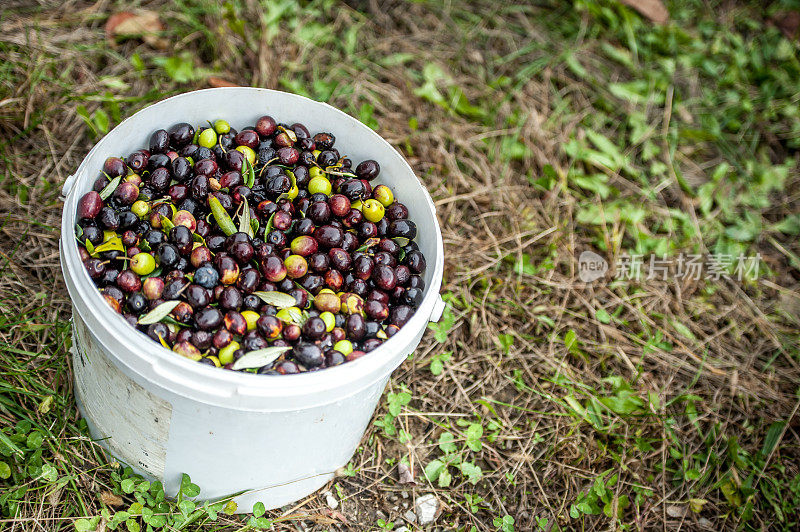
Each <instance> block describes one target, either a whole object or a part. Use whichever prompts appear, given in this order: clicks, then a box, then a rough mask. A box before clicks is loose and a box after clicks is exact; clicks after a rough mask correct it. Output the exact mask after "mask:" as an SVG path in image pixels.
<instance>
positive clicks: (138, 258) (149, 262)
mask: <svg viewBox="0 0 800 532" xmlns="http://www.w3.org/2000/svg"><path fill="white" fill-rule="evenodd" d="M155 269H156V259H155V258H154V257H153V256H152V255H151V254H149V253H144V252H142V253H137V254H136V255H134V256H133V258H131V270H133V273H135V274H136V275H148V274H151V273H153V270H155Z"/></svg>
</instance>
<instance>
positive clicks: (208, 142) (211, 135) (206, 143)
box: [197, 128, 217, 148]
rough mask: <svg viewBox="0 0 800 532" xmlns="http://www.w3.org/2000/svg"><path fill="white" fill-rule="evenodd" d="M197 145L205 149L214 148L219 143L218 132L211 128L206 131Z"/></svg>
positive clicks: (199, 138) (201, 134)
mask: <svg viewBox="0 0 800 532" xmlns="http://www.w3.org/2000/svg"><path fill="white" fill-rule="evenodd" d="M197 143H198V144H199V145H200V146H202V147H203V148H213V147H214V145H215V144H216V143H217V132H216V131H214V130H213V129H211V128H208V129H204V130H203V132H202V133H200V136H199V137H198V139H197Z"/></svg>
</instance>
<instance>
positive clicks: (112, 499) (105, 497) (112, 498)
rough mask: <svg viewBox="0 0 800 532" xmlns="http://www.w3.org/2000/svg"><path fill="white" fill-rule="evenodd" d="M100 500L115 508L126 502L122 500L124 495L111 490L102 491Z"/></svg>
mask: <svg viewBox="0 0 800 532" xmlns="http://www.w3.org/2000/svg"><path fill="white" fill-rule="evenodd" d="M100 502H102V503H103V504H105V505H106V506H111V507H114V508H117V507H119V506H122V505H123V504H125V503H124V501H123V500H122V497H120V496H119V495H115V494H113V493H111V492H110V491H101V492H100Z"/></svg>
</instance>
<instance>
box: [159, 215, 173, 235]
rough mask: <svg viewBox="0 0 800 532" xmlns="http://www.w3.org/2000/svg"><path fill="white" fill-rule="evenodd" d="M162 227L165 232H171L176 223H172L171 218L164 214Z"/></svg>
mask: <svg viewBox="0 0 800 532" xmlns="http://www.w3.org/2000/svg"><path fill="white" fill-rule="evenodd" d="M161 227H162V228H163V229H164V232H166V233H169V232H170V231H172V228H173V227H175V224H174V223H172V220H170V219H169V218H167V217H166V216H164V215H163V214H162V215H161Z"/></svg>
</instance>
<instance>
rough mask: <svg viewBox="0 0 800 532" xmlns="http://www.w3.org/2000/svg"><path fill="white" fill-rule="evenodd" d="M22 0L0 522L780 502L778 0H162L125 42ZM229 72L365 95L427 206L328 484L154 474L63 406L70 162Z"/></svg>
mask: <svg viewBox="0 0 800 532" xmlns="http://www.w3.org/2000/svg"><path fill="white" fill-rule="evenodd" d="M656 3H657V2H656ZM31 4H32V3H31V2H14V1H12V2H5V3H4V6H3V7H2V12H0V29H1V30H2V31H0V57H2V63H0V161H2V163H0V176H1V177H0V220H1V221H2V222H0V232H1V233H2V237H1V238H0V310H1V311H2V312H0V343H1V344H0V349H2V354H0V357H2V358H1V359H0V360H1V362H0V371H2V373H3V380H2V383H0V387H2V390H0V428H1V429H2V430H1V431H0V454H2V456H1V457H0V479H2V480H0V482H2V492H1V493H0V529H3V530H15V531H16V530H48V531H50V530H72V529H77V530H95V529H98V530H100V529H103V527H106V528H111V527H112V526H114V524H116V523H124V524H120V527H121V528H122V529H127V530H138V529H139V528H140V527H141V528H142V529H143V530H144V529H146V528H147V527H146V526H144V522H149V523H150V526H154V527H155V526H156V525H158V524H159V523H158V519H156V518H155V517H158V516H155V517H153V514H154V513H155V514H165V515H164V516H162V517H161V520H162V521H164V522H168V524H165V525H164V529H165V530H177V529H186V530H193V529H198V530H200V529H202V530H222V529H226V530H242V529H245V528H247V527H251V528H258V527H263V528H267V527H269V526H272V527H273V529H275V530H301V529H314V530H325V529H351V530H374V529H392V528H395V529H397V528H400V526H402V525H405V526H408V527H410V528H415V527H416V526H417V525H415V524H413V523H410V522H407V521H406V520H405V518H404V514H405V513H406V508H405V507H404V506H403V504H402V503H403V502H407V503H411V504H413V501H414V500H416V499H418V498H419V497H421V496H423V495H424V494H427V493H432V494H434V495H435V497H436V498H437V499H438V501H439V503H440V509H441V514H440V515H439V516H438V518H437V520H436V522H435V524H434V525H432V527H431V528H434V527H438V528H439V529H442V530H464V531H467V530H503V531H510V530H595V529H603V530H606V529H627V530H733V529H744V530H795V529H797V527H798V526H799V525H798V507H800V480H798V479H800V476H799V474H800V449H799V448H798V444H800V437H798V431H800V417H798V415H797V410H798V404H800V403H798V384H799V383H800V351H799V350H798V330H800V329H799V327H798V325H799V324H798V321H799V320H798V315H799V314H800V313H799V312H798V311H799V310H800V293H798V280H799V279H800V256H799V255H800V243H798V238H797V235H798V233H800V209H799V208H798V190H800V186H798V185H800V179H798V145H799V143H798V139H800V120H798V96H797V95H798V89H797V87H798V86H800V83H798V82H799V81H800V64H799V63H798V60H797V50H798V42H797V40H796V37H797V35H796V33H797V25H798V24H797V23H798V21H800V17H798V15H797V12H796V11H794V12H793V11H792V9H796V6H793V5H792V2H790V1H788V0H787V1H783V2H778V1H775V2H770V3H769V5H767V6H766V7H764V6H761V7H758V8H754V7H751V6H747V5H743V4H739V3H736V2H728V1H725V2H717V1H712V0H708V1H700V0H686V1H681V2H679V1H674V2H668V3H667V8H668V10H669V14H670V19H669V21H668V22H667V23H666V24H664V25H657V24H654V23H653V22H652V21H650V20H648V19H647V18H646V16H644V15H642V14H639V13H636V12H634V11H632V10H630V9H629V8H627V7H624V6H623V5H621V4H620V3H617V2H614V1H611V0H608V1H600V2H593V1H589V0H571V1H566V2H560V1H555V0H542V1H539V2H535V3H533V2H531V3H520V4H514V3H511V2H491V1H481V2H446V3H440V2H435V1H426V0H421V1H416V2H400V1H390V2H375V1H370V2H367V1H355V0H352V1H350V2H348V3H346V4H345V3H340V2H336V1H333V0H321V1H316V0H315V1H309V2H306V1H297V0H279V1H269V2H266V1H265V2H263V3H262V5H259V3H258V2H256V1H255V0H235V1H229V2H226V3H225V4H224V5H222V6H221V7H220V5H219V4H217V3H216V2H212V1H210V0H208V1H203V0H178V1H176V2H171V3H167V2H160V1H153V2H141V3H140V4H139V3H136V4H137V6H138V5H140V6H141V7H142V8H144V9H147V10H150V11H153V12H155V13H156V14H157V15H158V16H157V18H154V17H151V18H150V19H147V18H146V17H145V20H146V21H148V20H149V22H146V24H145V26H144V29H145V35H143V36H139V37H132V38H128V39H124V38H122V36H119V35H117V36H115V35H113V34H112V35H107V34H106V32H105V27H106V23H107V21H108V18H109V16H110V15H111V14H113V13H115V12H118V11H122V10H126V9H131V8H132V6H131V3H130V2H115V1H99V2H95V3H88V2H81V1H77V0H76V1H68V2H50V1H45V0H42V1H41V2H40V3H38V4H37V5H31ZM134 7H136V6H134ZM645 14H646V13H645ZM139 15H141V13H139ZM158 20H160V21H161V24H163V26H159V25H158ZM152 31H156V32H157V33H153V32H152ZM226 82H227V83H232V84H237V85H252V86H259V87H269V88H278V89H282V90H288V91H292V92H296V93H300V94H304V95H308V96H311V97H313V98H315V99H318V100H323V101H327V102H329V103H331V104H332V105H335V106H337V107H339V108H341V109H343V110H345V111H347V112H349V113H350V114H352V115H354V116H356V117H357V118H359V119H361V120H362V121H363V122H365V123H366V124H368V125H370V126H371V127H373V128H375V129H376V130H377V131H378V132H379V133H380V134H381V135H383V136H384V137H385V138H386V139H388V140H389V141H390V142H391V143H392V144H394V145H395V146H396V147H397V148H398V150H400V151H401V153H403V154H404V155H405V156H406V157H407V159H408V161H409V162H410V163H411V165H412V167H413V168H414V170H415V171H416V173H417V175H418V176H419V177H420V179H421V180H422V181H423V182H424V183H425V184H426V186H427V187H428V189H429V190H430V192H431V195H432V196H433V198H434V201H435V203H436V205H437V209H438V216H439V220H440V222H441V226H442V231H443V236H444V242H445V270H446V271H445V281H444V286H443V287H442V293H443V294H444V296H445V298H446V300H447V302H448V305H449V306H448V309H447V311H446V312H445V315H444V317H443V319H442V320H441V321H440V322H439V323H438V324H436V325H431V330H430V331H428V333H427V334H426V336H425V338H424V339H423V342H422V344H421V345H420V347H419V349H418V350H417V351H416V353H415V354H414V355H413V356H412V357H410V358H409V360H408V361H407V362H405V363H404V364H403V365H402V366H401V367H400V368H399V369H398V370H397V371H396V372H395V373H394V375H393V376H392V379H391V381H390V384H389V386H388V388H387V390H386V395H385V397H384V399H383V400H382V402H381V406H380V407H379V410H378V412H376V414H375V418H374V422H373V424H371V426H370V428H369V430H368V431H367V434H366V435H365V436H364V439H363V441H362V445H361V446H360V448H359V449H358V451H357V453H356V455H355V456H354V457H353V460H352V462H351V463H350V464H349V465H348V467H346V468H345V469H344V470H343V471H342V472H341V474H340V475H339V476H338V477H337V478H336V479H335V480H334V481H332V482H331V485H330V486H328V489H330V490H331V492H332V496H333V497H334V498H335V499H336V500H338V501H339V506H338V508H337V510H336V511H332V510H331V509H330V508H329V506H328V503H327V501H326V497H324V496H323V495H320V494H315V495H312V496H311V497H309V498H307V499H306V500H303V501H300V502H299V503H298V504H296V505H294V506H292V507H290V508H285V509H283V510H282V511H272V512H267V513H266V514H264V515H263V516H260V515H258V516H255V517H253V516H244V517H240V516H228V515H227V514H225V513H224V512H220V513H219V515H216V512H214V511H213V510H212V511H206V510H203V509H202V508H201V509H198V510H193V508H192V507H191V506H192V505H191V504H190V503H189V504H187V501H184V502H183V504H182V505H177V504H175V503H163V502H159V501H158V500H157V498H158V489H157V486H148V485H146V484H144V485H143V484H142V483H141V482H140V481H138V480H135V479H134V478H132V477H130V475H129V474H128V473H126V472H125V471H124V470H122V469H121V468H120V466H119V465H118V464H114V463H109V461H108V460H107V459H106V458H105V457H104V456H103V454H102V453H101V452H100V450H99V447H98V446H97V445H96V444H95V443H93V442H92V441H91V439H90V438H89V437H88V433H87V432H86V430H85V426H84V425H83V423H82V421H81V420H80V419H79V416H78V414H77V410H76V408H75V402H74V399H73V395H72V379H71V370H70V367H69V360H68V357H67V353H68V348H69V346H70V334H69V331H70V328H69V320H70V312H71V310H70V305H69V300H68V297H67V293H66V290H65V287H64V284H63V282H62V280H61V273H60V269H59V262H58V237H59V227H60V215H61V202H60V200H59V192H60V188H61V184H62V183H63V181H64V180H65V178H66V177H67V176H68V175H69V174H70V173H71V172H72V171H74V169H75V168H76V167H77V166H78V164H79V162H80V160H81V159H82V157H84V156H85V154H86V153H87V152H88V150H89V149H90V147H91V146H92V145H93V143H94V142H96V140H97V139H98V138H99V137H100V136H102V135H103V134H105V133H106V132H107V131H108V130H109V129H110V128H112V127H113V126H114V125H115V124H117V123H118V122H119V121H120V120H121V119H123V118H124V117H126V116H128V115H130V114H132V113H133V112H135V111H136V110H138V109H140V108H142V107H144V106H146V105H148V104H149V103H151V102H154V101H157V100H159V99H162V98H164V97H166V96H168V95H172V94H176V93H178V92H183V91H188V90H192V89H196V88H203V87H207V86H210V85H212V86H213V85H221V84H224V83H226ZM584 251H591V252H593V253H596V254H597V255H598V257H596V258H595V260H594V261H593V262H594V263H595V264H598V265H600V266H602V264H603V262H602V261H603V260H604V261H606V263H607V264H608V265H609V270H608V272H606V274H605V275H604V276H603V277H601V278H600V279H596V280H592V279H590V278H589V277H587V276H586V275H587V274H588V273H590V272H589V271H588V270H581V264H583V265H584V266H586V265H587V264H588V262H589V261H587V260H583V261H581V260H580V259H579V257H580V255H581V253H582V252H584ZM584 257H586V256H584ZM651 260H652V261H654V262H652V263H651V262H650V261H651ZM638 261H641V262H642V263H643V264H642V266H641V272H640V273H641V275H637V270H636V267H635V264H637V262H638ZM756 265H757V266H758V269H757V271H756V269H755V266H756ZM698 266H699V268H698ZM662 267H663V268H662ZM407 468H408V469H407ZM401 471H411V472H412V473H413V477H414V480H415V483H414V484H410V483H408V481H409V480H410V479H409V478H408V477H407V476H405V475H404V476H401V475H400V472H401ZM186 488H187V493H189V492H191V491H192V489H193V487H192V486H191V485H189V484H188V483H187V486H186ZM182 512H183V513H182ZM259 514H260V512H259ZM187 516H188V518H187ZM212 517H213V518H214V519H216V520H214V519H212Z"/></svg>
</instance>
